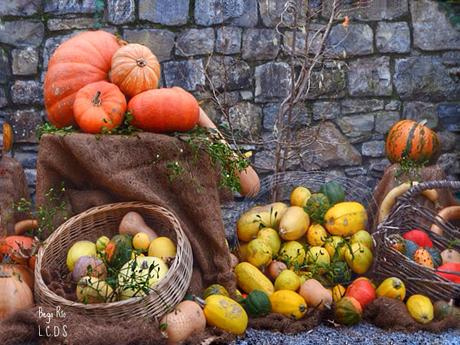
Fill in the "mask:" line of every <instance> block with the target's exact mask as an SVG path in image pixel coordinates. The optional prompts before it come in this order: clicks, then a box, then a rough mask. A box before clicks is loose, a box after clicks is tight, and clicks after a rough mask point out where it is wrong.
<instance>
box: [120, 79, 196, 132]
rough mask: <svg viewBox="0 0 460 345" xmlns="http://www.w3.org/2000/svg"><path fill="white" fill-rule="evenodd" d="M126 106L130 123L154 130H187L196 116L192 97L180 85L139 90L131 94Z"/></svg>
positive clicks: (194, 123) (192, 125)
mask: <svg viewBox="0 0 460 345" xmlns="http://www.w3.org/2000/svg"><path fill="white" fill-rule="evenodd" d="M128 110H129V111H130V112H131V114H132V115H133V121H132V124H133V125H134V126H136V127H138V128H141V129H143V130H144V131H147V132H154V133H170V132H176V131H177V132H184V131H189V130H191V129H192V128H193V127H195V125H196V124H197V123H198V119H199V116H200V107H199V105H198V102H197V100H196V99H195V97H193V95H192V94H190V93H189V92H187V91H185V90H184V89H182V88H180V87H173V88H165V89H155V90H147V91H144V92H141V93H139V94H138V95H136V96H134V97H133V98H131V100H130V101H129V103H128Z"/></svg>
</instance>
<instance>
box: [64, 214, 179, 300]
mask: <svg viewBox="0 0 460 345" xmlns="http://www.w3.org/2000/svg"><path fill="white" fill-rule="evenodd" d="M175 256H176V245H175V243H174V242H173V241H172V240H171V239H170V238H168V237H165V236H162V237H158V235H157V234H156V233H155V231H154V230H152V229H151V228H150V227H149V226H148V225H147V224H146V223H145V222H144V219H143V218H142V216H141V215H140V214H139V213H137V212H128V213H127V214H126V215H125V216H124V217H123V219H122V221H121V222H120V225H119V233H118V234H117V235H115V236H113V237H112V238H111V239H109V238H108V237H107V236H101V237H99V238H98V239H97V240H96V242H91V241H86V240H80V241H77V242H75V243H73V244H72V246H71V247H70V249H69V250H68V252H67V260H66V264H67V268H68V270H69V272H70V273H71V275H70V276H71V278H72V281H73V282H74V283H76V298H77V301H79V302H81V303H85V304H92V303H107V302H113V301H116V300H125V299H128V298H131V297H141V296H145V295H147V294H149V293H150V291H151V288H152V287H153V286H155V285H156V284H158V282H160V281H161V280H162V279H163V278H164V277H165V276H166V274H167V273H168V269H169V268H168V265H170V263H171V261H172V260H174V257H175Z"/></svg>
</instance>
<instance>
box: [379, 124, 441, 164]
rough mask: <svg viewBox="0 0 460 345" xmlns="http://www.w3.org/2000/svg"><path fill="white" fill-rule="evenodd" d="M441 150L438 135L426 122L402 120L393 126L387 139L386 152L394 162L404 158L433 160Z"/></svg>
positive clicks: (419, 161)
mask: <svg viewBox="0 0 460 345" xmlns="http://www.w3.org/2000/svg"><path fill="white" fill-rule="evenodd" d="M438 151H439V140H438V136H437V135H436V133H435V132H433V131H432V130H431V129H429V128H428V127H426V126H425V125H424V123H422V122H421V123H417V122H415V121H412V120H402V121H399V122H397V123H396V124H394V125H393V127H391V129H390V131H389V132H388V136H387V140H386V154H387V157H388V159H389V160H390V161H391V162H392V163H399V162H401V161H402V160H403V159H409V160H411V161H414V162H418V163H423V162H433V161H434V160H435V159H436V158H437V154H438Z"/></svg>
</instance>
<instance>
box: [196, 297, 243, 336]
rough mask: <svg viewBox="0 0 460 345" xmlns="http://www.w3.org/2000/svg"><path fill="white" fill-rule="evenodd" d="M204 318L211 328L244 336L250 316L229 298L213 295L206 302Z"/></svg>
mask: <svg viewBox="0 0 460 345" xmlns="http://www.w3.org/2000/svg"><path fill="white" fill-rule="evenodd" d="M203 312H204V316H205V317H206V321H207V322H208V324H210V325H211V326H215V327H217V328H220V329H222V330H224V331H226V332H229V333H232V334H237V335H240V334H243V333H244V332H245V331H246V328H247V327H248V315H247V314H246V311H245V310H244V309H243V307H242V306H241V305H240V304H239V303H237V302H236V301H234V300H232V299H231V298H229V297H226V296H222V295H211V296H209V297H208V298H206V300H205V301H204V309H203Z"/></svg>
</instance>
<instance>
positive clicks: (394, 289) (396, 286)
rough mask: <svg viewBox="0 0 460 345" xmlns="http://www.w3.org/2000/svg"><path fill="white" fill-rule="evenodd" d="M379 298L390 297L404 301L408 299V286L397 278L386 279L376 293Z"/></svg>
mask: <svg viewBox="0 0 460 345" xmlns="http://www.w3.org/2000/svg"><path fill="white" fill-rule="evenodd" d="M375 292H376V294H377V296H379V297H382V296H384V297H388V298H394V299H399V300H400V301H404V298H406V286H405V285H404V283H403V281H402V280H401V279H399V278H396V277H390V278H387V279H385V280H384V281H383V282H382V283H381V284H380V285H379V287H378V288H377V290H376V291H375Z"/></svg>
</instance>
